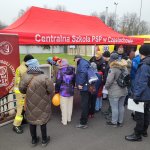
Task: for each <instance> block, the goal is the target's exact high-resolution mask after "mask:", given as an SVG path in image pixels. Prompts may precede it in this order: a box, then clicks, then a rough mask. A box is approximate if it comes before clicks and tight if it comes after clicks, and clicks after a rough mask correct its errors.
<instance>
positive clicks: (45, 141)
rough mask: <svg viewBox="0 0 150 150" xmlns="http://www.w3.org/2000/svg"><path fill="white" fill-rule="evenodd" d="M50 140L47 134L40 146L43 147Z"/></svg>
mask: <svg viewBox="0 0 150 150" xmlns="http://www.w3.org/2000/svg"><path fill="white" fill-rule="evenodd" d="M49 142H50V136H48V137H47V138H46V139H42V146H43V147H45V146H46V145H47V144H48V143H49Z"/></svg>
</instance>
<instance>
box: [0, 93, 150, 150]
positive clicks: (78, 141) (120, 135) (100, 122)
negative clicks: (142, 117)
mask: <svg viewBox="0 0 150 150" xmlns="http://www.w3.org/2000/svg"><path fill="white" fill-rule="evenodd" d="M77 95H78V94H77V93H76V94H75V100H74V109H73V116H72V122H71V123H69V124H68V125H67V126H64V125H62V124H61V115H60V109H59V107H58V108H53V115H52V118H51V120H50V121H49V122H48V124H47V133H48V135H50V136H51V141H50V143H49V144H48V145H47V147H44V148H43V147H42V146H41V142H40V143H39V144H38V145H37V146H36V147H32V146H31V144H30V143H31V137H30V133H29V127H28V125H24V126H23V128H24V133H23V134H20V135H18V134H16V133H14V132H13V131H12V124H9V125H6V126H3V127H1V128H0V150H33V149H36V150H41V149H45V150H149V149H150V137H147V138H143V141H142V142H128V141H126V140H125V138H124V137H125V135H128V134H131V133H133V128H134V126H135V122H134V121H133V120H132V117H131V115H130V114H131V111H129V110H127V109H126V111H125V119H124V126H123V127H117V128H114V127H112V126H108V125H106V119H105V117H104V115H103V114H102V113H101V112H99V113H96V114H95V117H94V118H93V119H89V121H88V128H87V129H78V128H76V127H75V126H76V124H78V123H79V118H80V113H81V111H80V100H79V97H78V96H77ZM103 106H104V107H103V111H104V110H105V109H106V107H107V104H106V101H104V105H103ZM37 131H38V135H39V136H40V137H41V133H40V127H38V128H37ZM148 133H149V135H150V129H149V130H148Z"/></svg>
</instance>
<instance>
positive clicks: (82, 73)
mask: <svg viewBox="0 0 150 150" xmlns="http://www.w3.org/2000/svg"><path fill="white" fill-rule="evenodd" d="M89 67H90V63H89V62H88V61H87V60H85V59H82V58H81V59H79V60H78V62H77V70H76V85H77V87H78V85H81V86H83V89H82V90H81V91H88V76H87V71H88V68H89Z"/></svg>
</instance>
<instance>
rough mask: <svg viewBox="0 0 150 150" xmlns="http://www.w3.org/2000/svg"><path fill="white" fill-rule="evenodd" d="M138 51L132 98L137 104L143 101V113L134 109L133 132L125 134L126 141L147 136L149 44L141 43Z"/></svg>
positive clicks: (149, 73)
mask: <svg viewBox="0 0 150 150" xmlns="http://www.w3.org/2000/svg"><path fill="white" fill-rule="evenodd" d="M139 52H140V57H141V63H140V64H139V66H138V70H137V72H136V76H135V81H134V87H133V99H134V101H135V103H137V104H138V103H139V102H144V113H141V112H136V111H135V121H136V126H135V128H134V133H133V134H131V135H128V136H125V139H126V140H128V141H141V140H142V136H144V137H147V136H148V134H147V130H148V126H149V122H150V112H149V110H150V46H149V45H142V46H141V48H140V50H139Z"/></svg>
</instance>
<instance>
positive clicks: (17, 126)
mask: <svg viewBox="0 0 150 150" xmlns="http://www.w3.org/2000/svg"><path fill="white" fill-rule="evenodd" d="M30 59H34V57H33V56H32V55H30V54H28V55H26V56H25V57H24V60H23V62H22V63H21V65H20V66H19V67H18V68H17V69H16V74H15V84H14V93H15V96H16V100H17V102H16V104H17V105H16V106H17V107H16V109H17V113H16V116H15V119H14V122H13V131H14V132H16V133H18V134H21V133H23V129H22V126H21V124H22V121H23V115H22V113H23V111H24V104H25V94H21V93H20V91H19V83H20V80H21V77H22V75H23V74H24V73H26V71H27V66H26V64H25V63H26V62H27V61H28V60H30Z"/></svg>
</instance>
